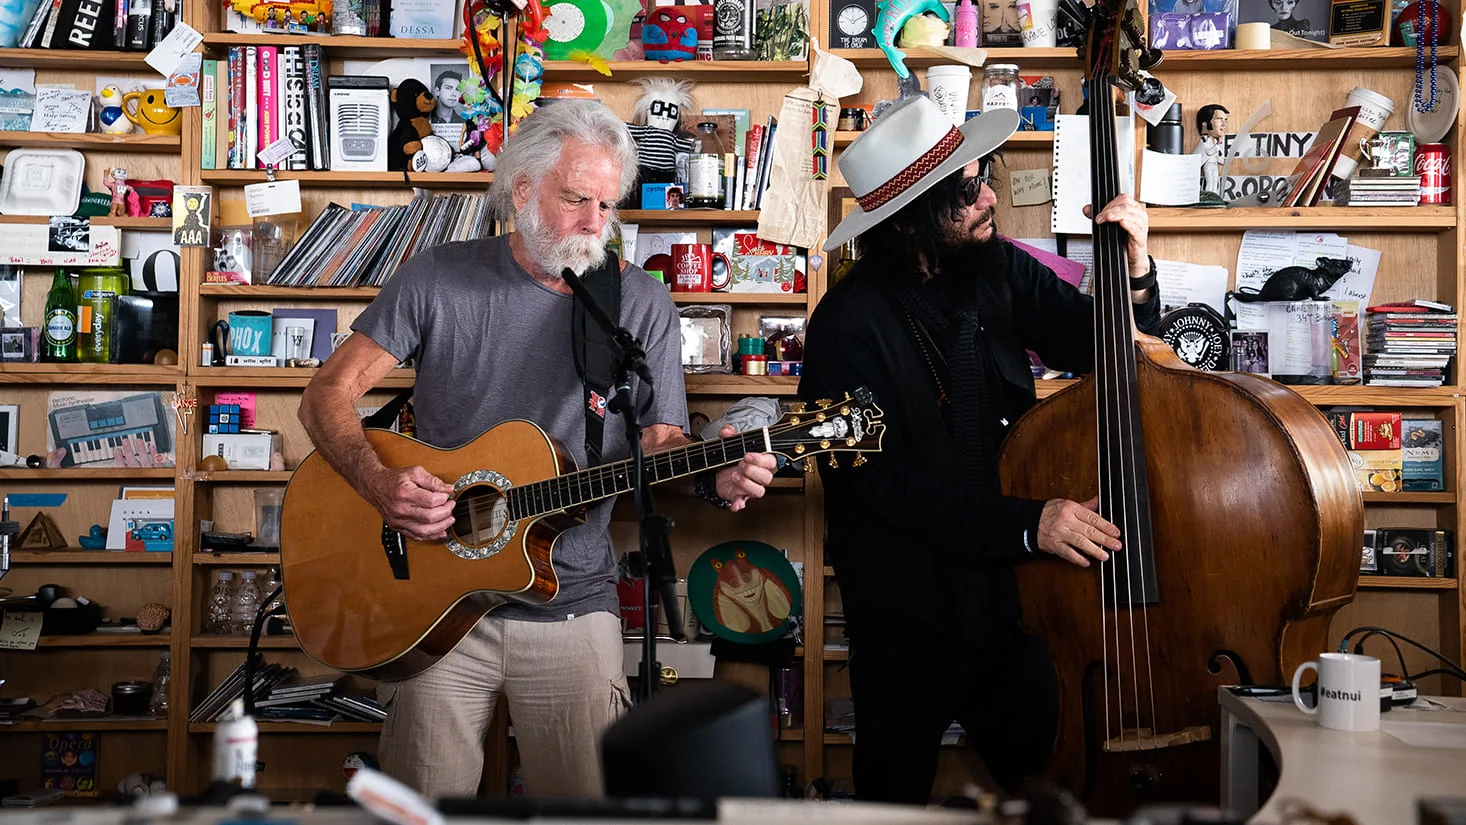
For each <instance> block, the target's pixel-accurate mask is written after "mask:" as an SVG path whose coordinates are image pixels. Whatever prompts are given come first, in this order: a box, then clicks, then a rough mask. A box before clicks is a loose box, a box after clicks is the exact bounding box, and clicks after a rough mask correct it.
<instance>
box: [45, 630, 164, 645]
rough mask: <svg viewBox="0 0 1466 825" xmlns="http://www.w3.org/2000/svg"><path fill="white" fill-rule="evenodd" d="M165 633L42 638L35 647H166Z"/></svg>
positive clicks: (100, 634) (98, 634) (101, 634)
mask: <svg viewBox="0 0 1466 825" xmlns="http://www.w3.org/2000/svg"><path fill="white" fill-rule="evenodd" d="M168 643H169V642H168V634H167V633H87V634H85V635H81V636H42V637H40V638H39V639H37V640H36V646H37V647H167V646H168Z"/></svg>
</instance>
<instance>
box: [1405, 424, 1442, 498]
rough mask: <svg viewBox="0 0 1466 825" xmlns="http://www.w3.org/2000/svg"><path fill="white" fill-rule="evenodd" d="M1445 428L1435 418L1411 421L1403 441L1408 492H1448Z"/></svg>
mask: <svg viewBox="0 0 1466 825" xmlns="http://www.w3.org/2000/svg"><path fill="white" fill-rule="evenodd" d="M1444 446H1445V429H1444V426H1443V424H1442V423H1441V422H1440V421H1439V420H1437V419H1434V418H1407V419H1404V420H1403V422H1402V431H1401V439H1400V459H1401V473H1402V476H1403V479H1404V489H1405V490H1407V491H1410V492H1432V491H1440V490H1444V489H1446V481H1445V463H1444V461H1443V456H1442V452H1443V448H1444Z"/></svg>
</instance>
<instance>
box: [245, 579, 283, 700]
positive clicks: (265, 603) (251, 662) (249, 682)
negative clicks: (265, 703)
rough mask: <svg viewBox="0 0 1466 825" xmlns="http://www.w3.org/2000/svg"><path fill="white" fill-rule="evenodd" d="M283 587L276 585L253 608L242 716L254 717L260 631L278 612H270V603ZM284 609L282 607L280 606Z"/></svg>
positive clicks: (246, 660) (246, 653)
mask: <svg viewBox="0 0 1466 825" xmlns="http://www.w3.org/2000/svg"><path fill="white" fill-rule="evenodd" d="M284 587H285V586H284V585H276V586H275V589H274V590H272V591H270V595H268V596H266V597H265V598H263V599H260V604H259V606H258V607H256V608H255V620H254V625H253V626H252V627H250V629H249V648H248V649H247V650H246V651H245V653H244V715H245V716H254V715H255V657H256V656H257V655H259V650H260V631H261V630H263V629H264V627H265V619H268V618H269V617H270V616H273V615H274V614H275V613H277V612H279V611H278V610H270V609H269V607H270V603H271V602H273V601H275V597H276V596H278V595H280V591H281V590H283V589H284ZM281 607H282V608H283V607H284V606H283V605H282V606H281Z"/></svg>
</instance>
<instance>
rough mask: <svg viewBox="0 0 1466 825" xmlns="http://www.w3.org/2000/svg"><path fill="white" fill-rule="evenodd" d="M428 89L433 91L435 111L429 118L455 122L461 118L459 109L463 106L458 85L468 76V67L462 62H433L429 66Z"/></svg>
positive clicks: (435, 121) (432, 120)
mask: <svg viewBox="0 0 1466 825" xmlns="http://www.w3.org/2000/svg"><path fill="white" fill-rule="evenodd" d="M428 76H429V80H428V91H430V92H432V93H433V101H434V103H435V105H434V106H433V113H432V114H431V115H429V116H428V120H429V121H431V122H433V123H455V122H457V121H459V120H461V118H460V117H459V116H458V110H459V109H461V108H463V103H462V101H461V100H460V98H459V94H460V93H459V91H458V86H459V85H460V84H462V83H463V80H464V78H466V77H467V76H468V67H467V66H465V65H464V64H462V63H433V64H430V65H429V67H428Z"/></svg>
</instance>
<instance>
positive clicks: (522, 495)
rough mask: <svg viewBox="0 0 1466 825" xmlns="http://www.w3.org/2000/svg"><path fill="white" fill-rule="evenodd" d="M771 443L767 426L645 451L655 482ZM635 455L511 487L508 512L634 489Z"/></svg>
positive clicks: (521, 514)
mask: <svg viewBox="0 0 1466 825" xmlns="http://www.w3.org/2000/svg"><path fill="white" fill-rule="evenodd" d="M769 449H770V442H769V431H768V428H767V427H765V428H763V429H758V430H750V431H749V432H746V433H738V434H737V435H731V436H728V437H727V438H720V439H717V440H715V441H699V442H697V443H695V444H689V445H687V446H685V447H678V448H676V449H672V450H667V451H665V452H660V453H652V454H650V455H648V456H646V457H645V462H646V473H647V476H648V478H649V480H650V481H651V483H652V484H661V483H662V482H664V481H671V480H672V479H674V478H681V477H683V476H690V475H696V474H697V473H700V472H702V471H704V470H709V469H713V468H715V467H723V466H726V465H729V464H735V463H737V462H739V461H741V460H742V459H743V457H744V456H745V455H747V454H749V453H757V452H766V451H768V450H769ZM632 481H633V479H632V461H631V459H629V458H628V459H625V460H623V461H617V462H614V463H612V464H602V465H601V466H599V467H591V468H590V469H588V470H581V471H579V472H575V473H567V474H566V475H563V476H558V477H556V478H552V479H547V480H545V481H536V482H533V483H531V484H525V485H522V486H518V487H512V488H510V490H509V494H508V499H509V517H510V518H513V519H523V518H536V517H538V516H543V515H546V514H548V513H555V512H559V511H561V510H567V509H570V508H572V507H579V506H581V505H584V504H589V503H591V502H594V501H600V500H601V499H605V498H611V497H612V496H618V495H620V494H622V493H628V492H631V487H632Z"/></svg>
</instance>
